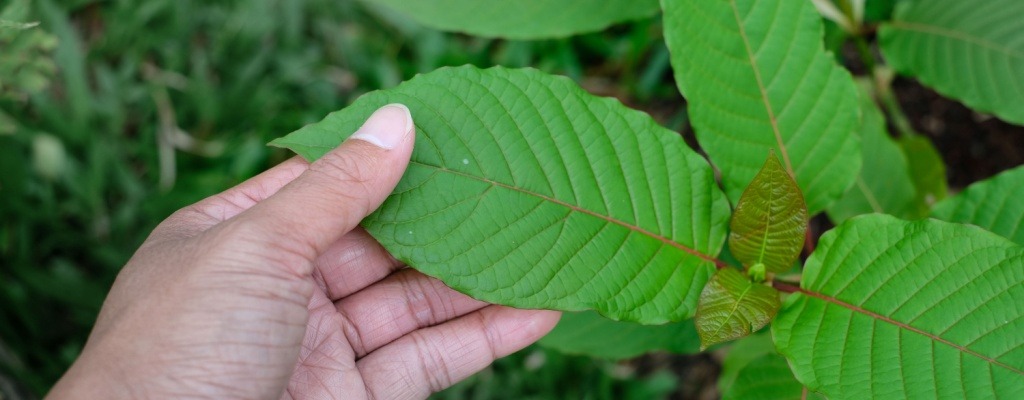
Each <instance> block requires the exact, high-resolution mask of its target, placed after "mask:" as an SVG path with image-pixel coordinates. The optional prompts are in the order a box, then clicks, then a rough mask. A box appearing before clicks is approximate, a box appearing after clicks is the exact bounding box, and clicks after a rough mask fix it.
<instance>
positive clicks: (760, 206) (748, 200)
mask: <svg viewBox="0 0 1024 400" xmlns="http://www.w3.org/2000/svg"><path fill="white" fill-rule="evenodd" d="M806 231H807V205H806V204H805V203H804V198H803V195H802V194H801V193H800V188H798V187H797V186H796V182H794V181H793V177H791V176H789V173H788V172H786V169H785V167H783V166H782V164H781V163H779V159H778V158H776V157H775V153H774V152H772V153H770V154H769V155H768V159H767V160H766V161H765V163H764V167H762V168H761V171H759V172H758V173H757V175H756V176H754V180H753V181H751V182H750V185H749V186H747V189H746V190H744V191H743V195H742V196H740V200H739V202H737V204H736V211H735V212H734V213H733V215H732V221H731V222H730V223H729V251H730V252H732V255H733V256H735V257H736V259H737V260H739V261H740V262H742V263H743V265H744V266H746V267H747V268H752V267H754V266H756V265H759V264H760V265H764V268H765V270H766V271H767V272H773V273H778V272H785V271H788V270H790V269H791V268H792V267H793V263H794V262H796V259H797V257H799V256H800V251H801V250H803V247H804V234H805V232H806Z"/></svg>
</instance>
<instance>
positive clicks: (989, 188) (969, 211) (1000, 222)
mask: <svg viewBox="0 0 1024 400" xmlns="http://www.w3.org/2000/svg"><path fill="white" fill-rule="evenodd" d="M1022 195H1024V166H1022V167H1017V168H1014V169H1011V170H1009V171H1005V172H1003V173H1001V174H999V175H996V176H995V177H992V178H989V179H987V180H984V181H981V182H977V183H975V184H973V185H971V186H968V187H967V189H966V190H964V191H963V192H962V193H960V194H958V195H956V196H954V197H951V198H948V199H946V200H945V201H943V202H941V203H939V204H937V205H936V206H935V210H934V211H933V212H932V216H934V217H935V218H939V219H943V220H946V221H950V222H963V223H968V224H974V225H978V226H980V227H982V228H985V229H987V230H989V231H992V232H995V233H997V234H999V235H1002V236H1003V237H1005V238H1007V239H1010V240H1012V241H1014V242H1017V243H1018V244H1024V196H1022Z"/></svg>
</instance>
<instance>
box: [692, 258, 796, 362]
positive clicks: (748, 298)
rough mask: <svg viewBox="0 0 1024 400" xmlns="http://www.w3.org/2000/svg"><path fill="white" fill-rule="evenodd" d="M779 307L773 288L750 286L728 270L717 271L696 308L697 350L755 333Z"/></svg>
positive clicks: (735, 272) (751, 284)
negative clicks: (698, 336) (698, 344)
mask: <svg viewBox="0 0 1024 400" xmlns="http://www.w3.org/2000/svg"><path fill="white" fill-rule="evenodd" d="M779 306H780V302H779V292H778V291H777V290H775V289H774V288H772V287H770V286H765V285H762V284H760V283H754V282H751V281H750V279H748V278H747V277H746V276H744V275H743V274H742V273H740V272H739V271H737V270H735V269H732V268H724V269H722V270H719V271H718V272H717V273H715V275H714V276H712V277H711V281H710V282H708V285H707V286H705V287H704V291H703V292H701V294H700V302H699V303H698V305H697V320H696V323H697V333H698V334H700V346H701V350H704V349H706V348H708V346H711V345H714V344H718V343H722V342H727V341H730V340H734V339H739V338H741V337H744V336H747V335H750V334H751V333H754V332H757V331H758V330H759V329H761V328H763V327H764V326H765V325H768V322H771V320H772V318H775V314H776V313H777V312H778V311H779Z"/></svg>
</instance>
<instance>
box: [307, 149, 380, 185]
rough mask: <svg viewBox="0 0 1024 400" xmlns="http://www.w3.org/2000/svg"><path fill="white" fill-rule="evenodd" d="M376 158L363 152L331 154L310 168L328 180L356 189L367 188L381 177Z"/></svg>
mask: <svg viewBox="0 0 1024 400" xmlns="http://www.w3.org/2000/svg"><path fill="white" fill-rule="evenodd" d="M376 164H377V163H376V162H375V159H374V157H372V156H371V155H369V154H366V152H362V151H348V152H338V151H336V152H331V153H328V154H326V155H324V156H323V157H322V158H320V160H317V162H315V163H313V165H311V166H310V171H312V172H313V173H316V174H324V175H325V176H326V177H327V178H328V179H330V180H333V181H337V182H340V183H343V184H348V185H352V186H356V187H365V186H368V185H369V184H370V183H372V182H374V181H375V180H376V179H377V177H378V176H379V175H380V171H381V169H380V168H378V167H377V165H376Z"/></svg>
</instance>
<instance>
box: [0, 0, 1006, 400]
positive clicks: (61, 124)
mask: <svg viewBox="0 0 1024 400" xmlns="http://www.w3.org/2000/svg"><path fill="white" fill-rule="evenodd" d="M0 20H3V21H18V22H35V21H38V23H39V24H38V25H37V26H34V27H30V26H26V25H18V26H15V25H14V24H11V23H9V22H3V21H0V399H33V398H39V397H41V396H42V395H44V394H45V393H46V391H47V390H48V389H49V388H50V386H51V385H52V384H53V383H54V382H55V381H56V379H57V378H59V377H60V375H61V374H62V373H63V371H64V370H65V369H66V368H67V367H68V366H69V365H70V363H71V362H72V361H73V360H74V359H75V357H76V356H77V354H78V352H79V351H80V349H81V348H82V346H83V344H84V342H85V339H86V337H87V335H88V332H89V329H90V327H91V326H92V323H93V321H94V319H95V317H96V314H97V312H98V310H99V307H100V305H101V304H102V301H103V298H104V296H105V295H106V292H107V290H108V289H109V287H110V285H111V283H112V282H113V279H114V276H115V275H116V274H117V272H118V270H119V269H120V268H121V267H122V266H123V265H124V263H125V262H126V261H127V260H128V258H129V257H131V255H132V253H133V252H134V251H135V249H136V247H138V245H139V244H140V243H141V242H142V241H143V240H144V239H145V237H146V235H147V234H148V233H149V231H150V230H151V229H152V228H153V227H154V226H155V225H156V224H157V223H158V222H159V221H161V220H162V219H163V218H165V217H166V216H168V215H169V214H170V213H172V212H173V211H175V210H177V209H178V208H181V207H183V206H185V205H188V204H190V203H193V202H195V201H197V200H199V199H202V198H204V197H206V196H209V195H211V194H214V193H217V192H219V191H222V190H224V189H226V188H228V187H230V186H233V185H235V184H237V183H239V182H241V181H242V180H244V179H246V178H248V177H250V176H252V175H254V174H256V173H258V172H260V171H262V170H264V169H266V168H268V167H270V166H272V165H274V164H276V163H278V162H280V161H282V160H284V159H286V158H288V157H289V154H287V153H286V152H285V151H284V150H280V149H272V148H269V147H267V146H266V145H265V143H266V142H268V141H269V140H271V139H273V138H276V137H278V136H282V135H284V134H287V133H289V132H291V131H293V130H295V129H297V128H299V127H301V126H302V125H304V124H307V123H311V122H315V121H317V120H319V119H320V118H322V117H323V116H325V115H326V114H327V113H328V112H331V111H334V110H337V109H340V108H342V107H344V106H345V105H347V104H348V103H349V102H351V101H352V100H353V99H355V98H356V97H358V96H359V95H360V94H362V93H365V92H368V91H372V90H375V89H380V88H388V87H392V86H395V85H397V84H398V83H399V82H401V81H403V80H406V79H409V78H411V77H412V76H414V75H415V74H417V73H420V72H428V71H431V70H434V69H436V68H438V67H441V66H446V65H462V64H475V65H478V66H490V65H498V64H500V65H505V66H512V67H521V66H532V67H535V68H538V69H541V70H544V71H547V72H551V73H556V74H562V75H567V76H569V77H571V78H573V79H575V80H576V81H577V82H579V83H580V84H581V85H582V86H583V87H584V88H586V89H587V90H589V91H591V92H593V93H596V94H600V95H606V96H615V97H618V98H620V99H621V100H623V101H624V102H625V103H626V104H628V105H630V106H632V107H634V108H639V109H642V110H644V111H647V112H648V113H650V114H651V115H653V116H654V117H655V119H657V120H659V121H660V122H662V123H663V124H664V125H665V126H667V127H669V128H671V129H674V130H676V131H679V132H681V133H682V134H683V135H684V137H687V138H688V141H689V142H690V143H691V145H694V146H695V144H694V142H693V141H692V140H690V139H691V138H690V136H692V135H690V133H689V127H688V124H687V118H686V113H685V104H684V102H683V100H682V98H681V97H680V95H679V93H678V91H677V89H676V86H675V83H674V82H673V80H672V74H671V69H670V67H669V59H668V58H669V57H668V51H667V50H666V48H665V46H664V43H663V41H662V38H661V25H660V24H661V23H660V20H659V19H658V17H654V18H651V19H647V20H641V21H637V22H634V23H630V24H624V25H618V26H615V27H613V28H611V29H609V30H607V31H605V32H601V33H595V34H589V35H583V36H577V37H573V38H568V39H561V40H546V41H531V42H520V41H505V40H491V39H481V38H474V37H468V36H464V35H458V34H450V33H442V32H438V31H433V30H430V29H428V28H424V27H421V26H419V25H417V24H416V23H414V22H412V21H409V20H407V19H404V18H403V17H401V16H400V15H397V14H394V13H392V12H389V11H388V10H385V9H380V8H375V7H372V6H369V5H366V4H363V3H361V2H359V1H355V0H220V1H193V0H147V1H144V2H137V1H129V0H105V1H104V0H0ZM829 26H830V28H829V32H831V33H830V34H829V35H827V36H826V42H827V43H828V45H829V47H830V48H833V49H834V50H836V52H837V54H838V56H839V57H840V58H841V59H843V61H844V63H846V64H847V65H849V66H851V68H852V69H853V70H854V71H856V70H857V66H856V65H855V64H856V61H852V60H855V59H856V56H851V57H849V60H847V59H846V57H845V55H846V54H847V53H849V52H850V51H849V50H848V49H846V47H847V46H848V45H846V44H844V42H843V39H842V37H841V36H840V35H834V33H835V32H838V30H837V29H835V28H834V26H831V25H829ZM896 89H897V94H898V96H899V98H900V101H901V102H902V103H904V104H903V105H904V108H905V109H906V110H907V112H908V114H910V115H911V119H912V121H911V122H912V123H913V124H914V125H915V128H916V129H918V130H919V131H921V132H922V133H925V134H926V135H928V136H929V137H931V138H932V139H933V141H934V142H935V143H936V145H937V146H938V147H939V149H940V152H941V153H942V154H943V157H944V159H945V161H946V163H947V165H948V167H949V171H950V172H949V175H950V176H949V178H950V180H951V182H950V183H951V186H952V187H954V188H955V187H963V186H965V185H967V184H969V183H971V182H973V181H976V180H980V179H984V178H986V177H988V176H991V175H994V174H995V173H997V172H999V171H1001V170H1003V169H1006V168H1008V167H1010V166H1015V165H1019V164H1022V163H1024V150H1022V146H1021V140H1020V137H1024V136H1020V135H1024V133H1022V132H1021V128H1015V127H1012V126H1010V125H1007V124H1004V123H1002V122H1000V121H998V120H995V119H992V118H988V117H985V116H980V115H977V114H974V113H972V112H971V111H969V110H967V109H966V108H964V107H963V106H961V105H959V104H957V103H955V102H951V101H949V100H945V99H942V98H939V97H938V96H936V95H935V94H934V93H933V92H931V91H930V90H928V89H925V88H922V87H921V86H919V85H917V84H916V83H914V82H910V81H904V80H898V81H897V82H896ZM717 374H718V361H717V355H716V354H714V353H711V354H705V355H695V356H682V355H666V354H654V355H649V356H645V357H642V358H639V359H635V360H627V361H620V362H612V361H604V360H595V359H591V358H585V357H572V356H565V355H561V354H559V353H556V352H552V351H549V350H545V349H543V348H539V347H531V348H528V349H526V350H524V351H522V352H520V353H518V354H516V355H513V356H511V357H509V358H507V359H504V360H501V361H499V362H498V363H496V364H495V365H494V366H492V367H491V368H489V369H487V370H485V371H484V372H482V373H480V374H478V375H477V376H475V377H474V378H472V379H470V380H468V381H466V382H464V383H461V384H459V385H457V386H456V387H454V388H451V389H449V390H447V391H445V392H442V393H440V394H438V395H436V397H437V398H443V399H495V398H510V399H512V398H514V399H524V398H591V399H612V398H615V399H620V398H638V399H647V398H660V397H678V398H715V397H716V396H717V394H716V391H715V390H716V389H715V388H714V382H715V379H717Z"/></svg>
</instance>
